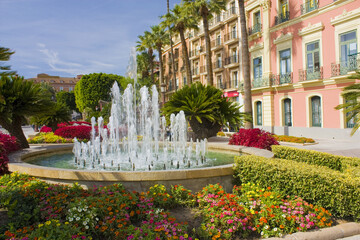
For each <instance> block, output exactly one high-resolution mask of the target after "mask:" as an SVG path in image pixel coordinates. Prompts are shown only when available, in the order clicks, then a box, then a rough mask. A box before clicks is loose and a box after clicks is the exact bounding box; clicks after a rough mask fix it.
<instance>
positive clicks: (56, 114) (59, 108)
mask: <svg viewBox="0 0 360 240" xmlns="http://www.w3.org/2000/svg"><path fill="white" fill-rule="evenodd" d="M31 121H32V122H34V123H36V124H37V125H45V126H49V127H51V129H52V131H53V132H55V130H56V129H57V124H58V123H62V122H69V121H71V112H70V109H69V108H68V106H66V105H65V103H63V102H56V103H53V107H52V108H50V109H49V110H48V111H46V112H42V113H40V114H38V115H36V116H34V117H33V118H32V120H31Z"/></svg>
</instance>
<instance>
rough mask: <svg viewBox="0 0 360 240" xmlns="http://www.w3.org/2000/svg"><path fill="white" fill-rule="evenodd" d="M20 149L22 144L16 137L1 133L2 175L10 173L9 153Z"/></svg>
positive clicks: (0, 168)
mask: <svg viewBox="0 0 360 240" xmlns="http://www.w3.org/2000/svg"><path fill="white" fill-rule="evenodd" d="M19 149H20V146H19V144H18V142H17V141H16V138H15V137H12V136H10V135H8V134H3V133H0V175H3V174H5V173H8V162H9V159H8V157H7V155H8V154H9V153H11V152H14V151H16V150H19Z"/></svg>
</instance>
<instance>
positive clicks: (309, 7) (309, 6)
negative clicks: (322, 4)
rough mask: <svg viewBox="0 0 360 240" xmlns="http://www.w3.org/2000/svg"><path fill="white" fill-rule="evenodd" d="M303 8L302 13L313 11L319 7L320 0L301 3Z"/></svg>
mask: <svg viewBox="0 0 360 240" xmlns="http://www.w3.org/2000/svg"><path fill="white" fill-rule="evenodd" d="M300 8H301V15H303V14H305V13H308V12H311V11H313V10H315V9H318V8H319V1H316V0H310V1H306V2H305V3H304V4H301V5H300Z"/></svg>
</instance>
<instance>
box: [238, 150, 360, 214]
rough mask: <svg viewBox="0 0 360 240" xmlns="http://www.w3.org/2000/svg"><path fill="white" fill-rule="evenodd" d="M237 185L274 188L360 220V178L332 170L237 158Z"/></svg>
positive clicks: (289, 161)
mask: <svg viewBox="0 0 360 240" xmlns="http://www.w3.org/2000/svg"><path fill="white" fill-rule="evenodd" d="M234 177H235V179H236V181H237V182H242V183H247V182H253V183H258V184H259V185H261V186H271V187H272V188H274V189H278V190H281V192H283V193H284V194H287V195H297V196H302V197H303V198H304V199H305V200H307V201H311V202H313V203H315V204H319V205H321V206H323V207H325V208H327V209H329V210H330V211H331V212H332V213H333V214H334V215H335V216H337V217H351V218H354V219H355V220H356V219H357V220H359V219H360V198H359V197H358V196H360V178H359V177H354V176H349V175H348V174H346V173H341V172H339V171H336V170H332V169H330V168H328V167H324V166H317V167H314V166H313V165H310V164H307V163H304V162H296V161H292V160H285V159H272V158H265V157H259V156H240V157H235V165H234Z"/></svg>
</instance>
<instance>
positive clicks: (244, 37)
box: [238, 0, 253, 129]
mask: <svg viewBox="0 0 360 240" xmlns="http://www.w3.org/2000/svg"><path fill="white" fill-rule="evenodd" d="M238 2H239V14H240V30H241V56H242V67H243V74H244V110H245V113H246V114H248V115H249V116H251V117H252V106H251V80H250V57H249V44H248V34H247V27H246V17H245V6H244V0H238ZM252 128H253V123H252V122H250V121H245V129H252Z"/></svg>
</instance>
